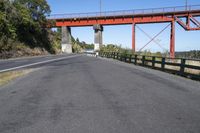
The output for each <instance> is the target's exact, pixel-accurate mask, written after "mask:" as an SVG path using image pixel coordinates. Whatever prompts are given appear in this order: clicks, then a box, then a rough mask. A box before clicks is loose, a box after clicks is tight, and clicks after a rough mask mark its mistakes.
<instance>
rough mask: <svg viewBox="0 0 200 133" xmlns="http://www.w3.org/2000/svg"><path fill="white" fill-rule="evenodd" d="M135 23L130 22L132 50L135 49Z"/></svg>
mask: <svg viewBox="0 0 200 133" xmlns="http://www.w3.org/2000/svg"><path fill="white" fill-rule="evenodd" d="M135 26H136V25H135V23H133V24H132V50H133V52H135V51H136V47H135Z"/></svg>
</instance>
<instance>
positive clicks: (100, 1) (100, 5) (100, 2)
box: [99, 0, 102, 16]
mask: <svg viewBox="0 0 200 133" xmlns="http://www.w3.org/2000/svg"><path fill="white" fill-rule="evenodd" d="M99 10H100V16H101V12H102V0H99Z"/></svg>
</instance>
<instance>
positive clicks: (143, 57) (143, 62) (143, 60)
mask: <svg viewBox="0 0 200 133" xmlns="http://www.w3.org/2000/svg"><path fill="white" fill-rule="evenodd" d="M142 65H143V66H144V65H145V56H142Z"/></svg>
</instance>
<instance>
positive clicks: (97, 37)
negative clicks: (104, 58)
mask: <svg viewBox="0 0 200 133" xmlns="http://www.w3.org/2000/svg"><path fill="white" fill-rule="evenodd" d="M93 28H94V50H95V51H98V50H100V47H101V46H102V44H103V36H102V32H103V26H102V25H99V24H97V25H94V26H93Z"/></svg>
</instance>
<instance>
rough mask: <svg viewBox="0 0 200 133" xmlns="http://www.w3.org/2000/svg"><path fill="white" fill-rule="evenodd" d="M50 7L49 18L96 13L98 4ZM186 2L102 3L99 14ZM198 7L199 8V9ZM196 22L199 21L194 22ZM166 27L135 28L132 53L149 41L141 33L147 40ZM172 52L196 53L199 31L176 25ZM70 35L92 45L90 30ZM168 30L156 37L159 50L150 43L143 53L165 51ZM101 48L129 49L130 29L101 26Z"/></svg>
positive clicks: (64, 2)
mask: <svg viewBox="0 0 200 133" xmlns="http://www.w3.org/2000/svg"><path fill="white" fill-rule="evenodd" d="M187 1H188V2H187V3H188V5H200V0H187ZM47 2H48V3H49V5H50V7H51V11H52V12H51V14H65V13H66V14H68V13H87V12H99V11H100V6H99V5H100V4H99V3H100V0H47ZM185 3H186V0H102V11H117V10H134V9H147V8H160V7H174V6H185ZM199 7H200V6H199ZM197 19H198V20H200V18H197ZM167 25H168V23H162V24H138V25H137V28H136V50H140V49H141V48H142V47H143V46H144V45H145V44H147V43H148V42H149V41H150V39H149V38H148V37H147V36H146V35H145V34H144V33H142V32H141V30H139V28H140V29H142V30H144V31H145V32H147V33H148V34H149V35H150V36H151V37H154V36H155V35H156V34H157V33H159V32H160V31H161V30H162V29H163V28H164V27H166V26H167ZM138 27H139V28H138ZM175 34H176V37H175V38H176V46H175V48H176V51H189V50H200V31H185V30H184V29H183V28H182V27H180V26H179V25H178V24H176V33H175ZM72 35H73V37H75V38H79V40H80V41H85V42H87V43H94V31H93V27H74V28H72ZM169 39H170V27H168V28H167V29H166V30H165V31H164V32H163V33H162V34H160V35H159V36H158V37H157V38H156V41H157V42H159V44H160V45H161V47H160V46H159V45H157V44H156V43H154V42H151V43H150V44H149V45H148V46H147V47H145V49H144V50H150V51H153V52H157V51H160V52H163V51H165V50H168V51H169V45H170V40H169ZM103 43H104V44H117V45H121V46H122V47H124V48H131V45H132V26H131V25H115V26H104V31H103Z"/></svg>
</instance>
